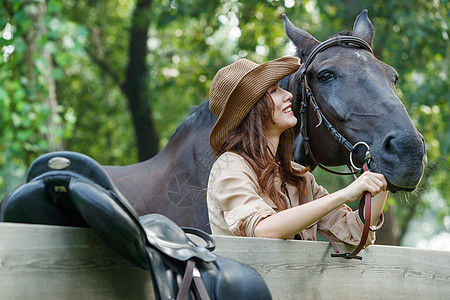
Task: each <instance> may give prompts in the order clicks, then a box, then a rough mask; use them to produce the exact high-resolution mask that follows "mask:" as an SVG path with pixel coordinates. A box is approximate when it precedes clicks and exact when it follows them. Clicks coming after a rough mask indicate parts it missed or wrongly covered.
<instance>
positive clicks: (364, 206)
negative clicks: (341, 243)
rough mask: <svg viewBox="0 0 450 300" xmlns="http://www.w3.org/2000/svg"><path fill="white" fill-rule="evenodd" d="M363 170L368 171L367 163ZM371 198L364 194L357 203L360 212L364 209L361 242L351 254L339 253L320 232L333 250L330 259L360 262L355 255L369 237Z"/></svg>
mask: <svg viewBox="0 0 450 300" xmlns="http://www.w3.org/2000/svg"><path fill="white" fill-rule="evenodd" d="M363 169H364V171H368V170H369V168H368V166H367V163H364V165H363ZM371 198H372V196H371V194H370V193H369V192H365V193H364V202H363V201H361V202H360V203H359V209H360V210H362V209H364V229H363V233H362V235H361V240H360V241H359V244H358V246H356V248H355V250H353V252H352V253H349V252H344V253H341V251H340V250H339V248H338V247H337V245H336V243H335V242H334V241H333V240H332V239H331V237H330V236H329V235H327V234H325V233H323V232H320V234H321V235H323V237H325V238H326V239H327V240H328V241H329V242H330V244H331V247H333V250H334V251H335V253H332V254H331V257H343V258H347V259H351V258H355V259H359V260H362V257H361V256H357V254H358V253H359V252H360V251H361V250H362V249H363V248H364V245H365V244H366V242H367V237H368V236H369V231H370V230H371V229H370V214H371ZM381 225H382V224H381Z"/></svg>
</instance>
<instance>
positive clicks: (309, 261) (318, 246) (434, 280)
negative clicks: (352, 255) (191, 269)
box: [215, 237, 450, 299]
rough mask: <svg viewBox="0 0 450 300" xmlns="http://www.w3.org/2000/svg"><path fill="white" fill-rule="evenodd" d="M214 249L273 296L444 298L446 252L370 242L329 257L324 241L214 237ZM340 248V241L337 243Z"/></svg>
mask: <svg viewBox="0 0 450 300" xmlns="http://www.w3.org/2000/svg"><path fill="white" fill-rule="evenodd" d="M215 239H216V241H217V244H218V247H217V253H220V254H222V255H224V256H227V257H231V258H234V259H238V260H239V261H241V262H243V263H246V264H248V265H251V266H252V267H253V268H255V269H256V270H257V271H258V272H259V273H260V274H261V275H262V276H263V277H264V278H265V279H266V282H267V283H268V285H269V288H270V289H271V291H272V294H273V296H274V298H275V299H298V298H299V295H301V296H302V297H305V298H306V299H349V298H353V297H355V298H360V299H368V298H370V299H391V298H397V299H399V298H400V299H448V295H450V252H448V251H431V250H420V249H413V248H406V247H389V246H378V245H375V246H370V247H368V248H367V249H366V250H363V251H362V252H361V255H362V256H363V260H362V261H360V260H347V259H343V258H331V257H330V253H331V252H332V249H331V247H330V246H329V245H328V243H325V242H307V241H283V240H278V241H276V242H274V241H272V240H267V239H250V238H229V237H215ZM339 246H340V248H341V249H345V248H344V247H343V245H339Z"/></svg>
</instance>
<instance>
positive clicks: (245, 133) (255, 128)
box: [220, 93, 308, 210]
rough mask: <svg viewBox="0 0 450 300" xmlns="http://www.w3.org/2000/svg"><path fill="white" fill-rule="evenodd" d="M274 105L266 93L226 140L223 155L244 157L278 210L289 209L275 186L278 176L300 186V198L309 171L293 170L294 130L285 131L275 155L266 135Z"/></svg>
mask: <svg viewBox="0 0 450 300" xmlns="http://www.w3.org/2000/svg"><path fill="white" fill-rule="evenodd" d="M273 110H274V103H273V100H272V98H271V97H270V95H269V93H265V94H264V95H263V96H262V97H261V99H259V100H258V102H257V103H256V104H255V106H254V107H253V108H252V110H251V111H250V112H249V113H248V115H247V116H246V117H245V118H244V120H243V121H242V122H241V124H239V126H238V127H237V128H236V129H234V130H232V131H231V132H230V133H229V134H228V135H227V136H226V137H225V139H224V140H223V143H222V146H221V153H220V154H222V153H224V152H226V151H232V152H235V153H237V154H239V155H241V156H242V157H244V158H245V159H246V160H247V162H248V163H249V164H250V166H251V167H252V169H253V170H254V171H255V173H256V174H257V176H258V183H259V185H260V187H261V188H262V190H263V191H264V192H265V193H266V194H267V195H268V196H269V197H270V198H271V199H272V201H273V202H274V203H275V205H276V206H277V208H278V209H279V210H284V209H287V208H288V207H289V206H288V204H287V203H286V201H283V198H282V197H281V189H280V188H279V187H277V186H276V185H275V179H276V178H277V177H278V178H280V179H282V180H283V181H285V182H287V183H290V184H292V185H294V186H297V195H298V194H299V193H300V192H302V191H304V188H305V182H306V181H305V176H304V175H305V173H306V172H307V171H308V169H307V168H305V169H303V170H301V171H298V170H295V169H293V168H292V165H291V161H292V143H293V131H292V129H291V128H290V129H288V130H285V131H284V132H283V133H282V134H281V136H280V141H279V144H278V151H277V153H276V154H275V156H276V157H274V156H273V155H272V153H271V152H270V150H269V139H268V138H267V136H266V134H265V131H264V130H265V129H266V126H267V124H269V122H271V123H272V124H274V120H273V114H272V112H273Z"/></svg>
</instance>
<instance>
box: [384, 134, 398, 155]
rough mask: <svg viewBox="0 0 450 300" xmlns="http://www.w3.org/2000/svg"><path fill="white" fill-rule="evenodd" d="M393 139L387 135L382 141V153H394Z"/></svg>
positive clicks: (392, 136)
mask: <svg viewBox="0 0 450 300" xmlns="http://www.w3.org/2000/svg"><path fill="white" fill-rule="evenodd" d="M394 139H395V137H394V135H389V136H387V137H386V138H385V139H384V142H383V149H384V151H386V152H388V153H395V152H396V151H395V148H394V143H395V141H394Z"/></svg>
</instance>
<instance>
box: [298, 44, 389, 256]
mask: <svg viewBox="0 0 450 300" xmlns="http://www.w3.org/2000/svg"><path fill="white" fill-rule="evenodd" d="M333 46H356V47H358V48H362V49H365V50H368V51H370V53H373V51H372V48H371V47H370V45H369V44H368V43H367V42H366V41H364V40H363V39H361V38H358V37H355V36H337V37H333V38H330V39H328V40H326V41H324V42H323V43H321V44H319V45H318V46H317V47H316V48H314V50H313V51H312V52H311V53H310V54H309V56H308V57H307V59H306V61H305V62H304V63H303V64H302V65H301V67H300V69H299V72H300V80H301V86H302V100H301V107H300V121H301V125H300V133H301V135H302V138H303V145H304V147H305V153H306V155H309V156H310V157H311V159H312V160H313V161H314V163H315V164H316V165H317V166H319V167H320V168H321V169H323V170H325V171H327V172H330V173H333V174H337V175H354V176H355V175H356V174H358V173H361V172H365V171H368V170H369V163H370V160H371V158H372V155H371V153H370V147H369V145H368V144H367V143H365V142H357V143H355V144H352V143H350V142H349V141H348V140H347V139H346V138H345V137H344V136H343V135H342V134H340V133H339V131H338V130H337V129H336V128H334V126H333V125H332V124H331V123H330V122H329V121H328V120H327V118H325V116H324V115H323V113H322V111H321V110H320V108H319V105H318V104H317V102H316V99H315V97H314V94H313V92H312V90H311V89H310V87H309V86H308V81H307V79H306V71H307V70H308V67H309V66H310V65H311V63H312V62H313V61H314V59H315V58H316V56H317V54H319V53H320V52H322V51H324V50H325V49H328V48H330V47H333ZM308 102H309V103H310V104H311V105H312V108H313V109H314V112H315V113H316V115H317V118H318V119H319V123H318V124H317V125H316V128H317V127H319V126H320V125H321V124H322V123H323V124H324V125H325V126H326V127H327V129H328V131H329V132H330V133H331V135H332V136H333V137H334V138H335V139H336V140H337V141H338V142H339V143H340V144H341V145H342V146H344V147H345V148H346V149H347V150H348V151H349V152H350V157H349V160H350V165H351V167H353V168H354V169H356V170H357V171H356V172H354V171H352V169H351V167H350V166H349V167H350V170H351V172H350V173H342V172H336V171H333V170H331V169H329V168H327V167H325V166H324V165H322V164H321V163H320V162H319V161H318V160H317V159H316V158H315V156H314V154H313V153H312V150H311V146H310V144H309V136H308V132H307V121H308V117H307V111H308V110H307V108H308ZM360 145H361V146H365V147H366V148H367V151H366V154H365V158H364V160H365V163H364V165H363V167H362V168H358V167H356V166H355V164H354V162H353V152H354V151H355V150H356V147H358V146H360ZM363 198H364V201H362V200H363V199H361V201H360V203H359V216H360V218H361V220H363V221H364V229H363V233H362V236H361V240H360V242H359V244H358V246H357V247H356V248H355V250H354V251H353V252H352V253H349V252H345V253H342V252H340V250H339V248H338V247H337V246H336V244H335V242H334V241H333V240H332V239H331V237H330V236H328V235H327V234H325V233H323V232H320V234H321V235H323V236H324V237H325V238H326V239H327V240H328V241H329V242H330V244H331V246H332V247H333V249H334V251H335V253H333V254H331V256H332V257H343V258H347V259H350V258H356V259H362V257H361V256H357V254H358V253H359V252H360V251H361V250H362V249H363V248H364V246H365V244H366V241H367V238H368V236H369V231H376V230H378V229H380V228H381V226H382V225H383V222H384V217H383V213H382V214H381V215H380V220H379V222H378V225H376V226H372V227H371V226H370V219H371V194H370V193H369V192H365V193H364V196H363Z"/></svg>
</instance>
